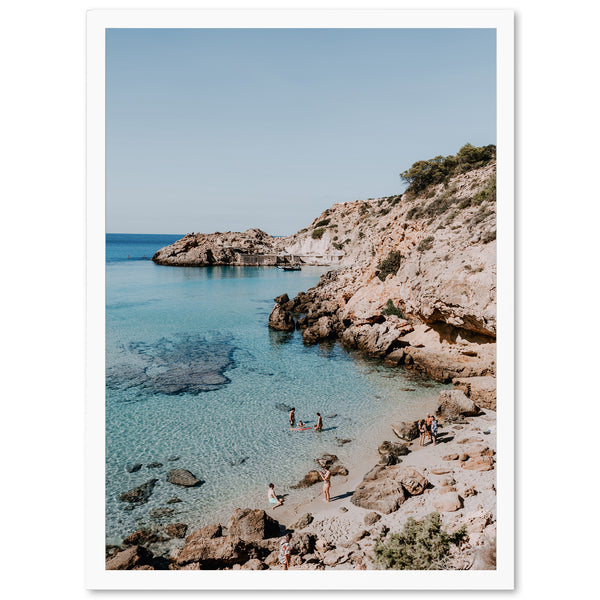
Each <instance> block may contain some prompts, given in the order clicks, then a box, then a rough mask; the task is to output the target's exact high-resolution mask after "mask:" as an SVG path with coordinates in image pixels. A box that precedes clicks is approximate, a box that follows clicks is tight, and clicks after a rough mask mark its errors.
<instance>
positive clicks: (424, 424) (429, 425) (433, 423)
mask: <svg viewBox="0 0 600 600" xmlns="http://www.w3.org/2000/svg"><path fill="white" fill-rule="evenodd" d="M437 434H438V422H437V419H436V418H435V415H430V414H429V413H427V416H426V417H425V418H424V419H421V420H420V421H419V446H424V445H425V440H426V439H427V438H429V441H430V442H432V443H433V445H434V446H435V443H436V441H437Z"/></svg>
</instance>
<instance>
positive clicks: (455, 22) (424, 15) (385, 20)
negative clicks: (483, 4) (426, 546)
mask: <svg viewBox="0 0 600 600" xmlns="http://www.w3.org/2000/svg"><path fill="white" fill-rule="evenodd" d="M308 27H312V28H492V29H496V32H497V38H496V39H497V146H498V165H499V168H498V173H497V182H498V183H497V186H498V212H497V225H498V229H499V231H500V234H499V235H498V238H497V252H498V278H497V286H498V290H499V291H500V293H499V294H498V315H497V317H498V324H499V327H498V329H499V335H498V339H497V363H498V377H497V384H498V397H499V398H500V401H499V409H498V413H497V417H498V440H497V441H498V456H497V458H498V462H497V484H498V496H497V502H498V504H497V517H498V538H497V568H496V570H495V571H335V570H331V571H293V570H291V571H287V572H284V571H106V570H105V568H104V565H105V559H104V547H105V503H104V496H105V492H104V484H105V479H104V474H105V473H104V465H105V439H104V435H105V425H104V423H105V412H104V402H105V397H104V386H105V372H104V356H105V337H104V336H105V178H104V177H105V39H106V38H105V30H106V29H107V28H308ZM86 291H87V315H86V319H87V330H86V334H87V335H86V405H85V422H86V456H85V461H86V462H85V464H86V485H85V493H86V507H85V508H86V510H85V525H86V538H85V559H86V561H85V564H86V569H85V579H86V587H87V588H88V589H124V590H125V589H144V590H151V589H157V590H158V589H163V590H164V589H168V590H171V589H183V590H188V589H193V590H239V589H261V590H262V589H273V590H278V589H281V590H315V589H329V590H334V589H337V590H341V589H349V590H350V589H351V590H361V589H373V590H444V589H446V590H466V589H479V590H496V589H503V590H510V589H514V476H515V472H514V13H513V11H512V10H394V9H392V10H370V9H358V10H357V9H352V10H337V9H336V10H314V9H310V10H148V11H145V10H144V11H142V10H114V11H113V10H93V11H88V13H87V281H86Z"/></svg>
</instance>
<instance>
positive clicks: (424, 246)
mask: <svg viewBox="0 0 600 600" xmlns="http://www.w3.org/2000/svg"><path fill="white" fill-rule="evenodd" d="M434 240H435V238H434V237H433V236H432V235H428V236H427V237H426V238H425V239H422V240H421V241H420V242H419V245H418V246H417V250H418V251H419V252H425V250H430V249H431V248H432V246H433V241H434Z"/></svg>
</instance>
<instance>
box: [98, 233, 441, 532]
mask: <svg viewBox="0 0 600 600" xmlns="http://www.w3.org/2000/svg"><path fill="white" fill-rule="evenodd" d="M180 237H182V236H180V235H137V234H107V237H106V375H107V378H106V538H107V543H119V542H120V541H121V540H122V538H123V537H124V536H126V535H128V534H129V533H131V532H133V531H135V530H137V529H139V528H141V527H146V526H149V525H152V524H155V523H157V520H156V519H155V518H153V517H152V516H151V515H150V511H151V510H152V509H156V508H164V507H171V508H173V509H174V513H173V514H172V515H170V516H169V517H168V518H166V519H165V518H163V519H162V520H160V519H159V521H158V523H162V522H186V523H189V524H196V525H204V524H208V523H212V522H217V520H219V519H221V518H224V517H225V516H226V515H228V514H229V513H230V512H231V510H232V508H233V507H236V506H239V507H246V506H247V507H251V508H254V507H262V508H265V507H266V506H265V505H266V490H267V485H268V484H269V483H270V482H273V483H275V486H276V487H275V489H276V491H277V493H279V494H282V493H288V494H290V495H293V494H294V493H296V492H295V490H293V489H291V487H290V486H291V485H293V484H294V483H296V482H298V481H299V480H300V479H302V477H303V476H304V475H305V474H306V473H307V471H309V470H310V469H312V468H314V467H315V462H314V459H315V458H316V457H318V456H320V455H321V454H323V453H325V452H330V453H334V454H336V455H337V456H338V457H339V458H340V461H341V462H342V464H344V463H347V464H352V460H353V458H356V457H357V456H359V455H361V454H363V453H364V452H365V451H366V449H367V448H368V447H369V440H370V438H371V437H372V435H373V433H374V432H376V431H381V428H382V427H389V423H391V422H393V421H399V420H404V419H405V420H409V419H416V418H418V417H420V416H423V415H424V413H425V412H427V411H428V410H431V408H432V407H433V406H434V403H435V400H436V398H437V396H438V395H439V390H440V389H442V388H443V387H444V386H442V385H440V384H436V383H433V382H430V381H427V380H424V379H420V378H418V377H415V376H414V375H413V374H411V373H408V372H405V371H403V370H402V369H394V368H388V367H385V366H383V365H381V364H380V363H379V362H377V361H375V360H370V359H365V358H363V357H362V356H361V355H360V354H358V353H354V352H347V351H346V350H344V349H343V348H342V346H341V345H340V344H339V342H331V343H326V344H320V345H316V346H304V344H303V343H302V337H301V335H300V333H299V332H293V333H284V332H276V331H272V330H270V329H269V328H268V327H267V321H268V317H269V313H270V311H271V310H272V308H273V305H274V302H273V298H275V297H276V296H278V295H280V294H282V293H283V292H287V294H288V295H289V297H290V298H292V297H294V296H295V295H296V294H297V293H298V292H299V291H303V290H307V289H308V288H310V287H312V286H314V285H315V284H316V283H317V281H318V279H319V276H320V275H321V274H322V273H324V272H326V271H327V270H328V268H325V267H303V269H302V270H301V271H297V272H284V271H281V270H279V269H276V268H273V267H165V266H158V265H155V264H154V263H153V262H152V261H151V260H150V258H151V257H152V255H153V254H154V252H155V251H156V250H158V249H159V248H161V247H163V246H166V245H168V244H171V243H172V242H174V241H175V240H177V239H179V238H180ZM403 388H408V389H403ZM410 390H412V391H410ZM290 406H294V407H295V408H296V418H297V420H299V419H301V420H303V421H304V422H305V423H308V424H311V425H312V424H314V423H315V422H316V412H317V411H318V412H320V413H321V415H323V420H324V429H323V431H322V432H321V433H317V432H314V431H305V432H294V431H290V430H289V425H288V414H287V408H288V407H290ZM390 435H391V430H390ZM392 437H393V436H392ZM392 437H390V438H389V439H392ZM336 438H338V439H340V438H341V439H351V440H352V441H351V442H350V443H347V444H344V445H343V446H338V445H337V443H336ZM140 464H141V465H142V466H141V468H139V469H138V470H136V471H134V472H130V471H131V470H132V467H133V466H134V465H140ZM148 465H153V466H148ZM175 468H184V469H187V470H189V471H191V472H192V473H193V474H194V475H195V476H196V477H198V478H199V479H202V480H203V481H204V483H203V484H202V485H200V486H199V487H194V488H181V487H177V486H174V485H172V484H170V483H168V482H167V481H166V475H167V473H168V471H169V470H170V469H175ZM150 479H157V480H158V481H157V482H156V485H155V487H154V490H153V493H152V495H151V496H150V498H149V500H148V502H147V503H145V504H142V505H139V506H133V507H132V505H129V504H128V503H126V502H121V501H120V500H119V494H120V493H122V492H125V491H127V490H130V489H132V488H134V487H136V486H138V485H140V484H142V483H144V482H146V481H148V480H150ZM173 497H177V498H178V499H180V500H181V502H178V503H174V504H167V500H169V499H171V498H173Z"/></svg>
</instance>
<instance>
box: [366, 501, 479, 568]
mask: <svg viewBox="0 0 600 600" xmlns="http://www.w3.org/2000/svg"><path fill="white" fill-rule="evenodd" d="M466 537H467V532H466V528H465V527H464V526H463V527H461V529H459V530H458V531H457V532H456V533H453V534H449V533H448V532H446V531H445V530H444V529H442V520H441V518H440V515H439V513H437V512H433V513H430V514H429V515H427V516H426V517H425V518H424V519H423V520H422V521H415V520H414V519H413V518H412V517H410V518H409V519H408V521H407V522H406V524H405V525H404V528H403V529H402V532H401V533H393V534H391V535H389V536H388V537H387V538H385V539H384V540H383V541H381V542H380V543H379V544H377V546H376V547H375V559H376V561H377V563H378V564H379V565H380V566H381V567H383V568H384V569H402V570H410V571H423V570H439V569H444V568H445V566H446V564H447V560H448V555H449V552H450V546H451V545H455V546H458V545H460V543H461V542H462V541H463V540H464V539H465V538H466Z"/></svg>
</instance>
